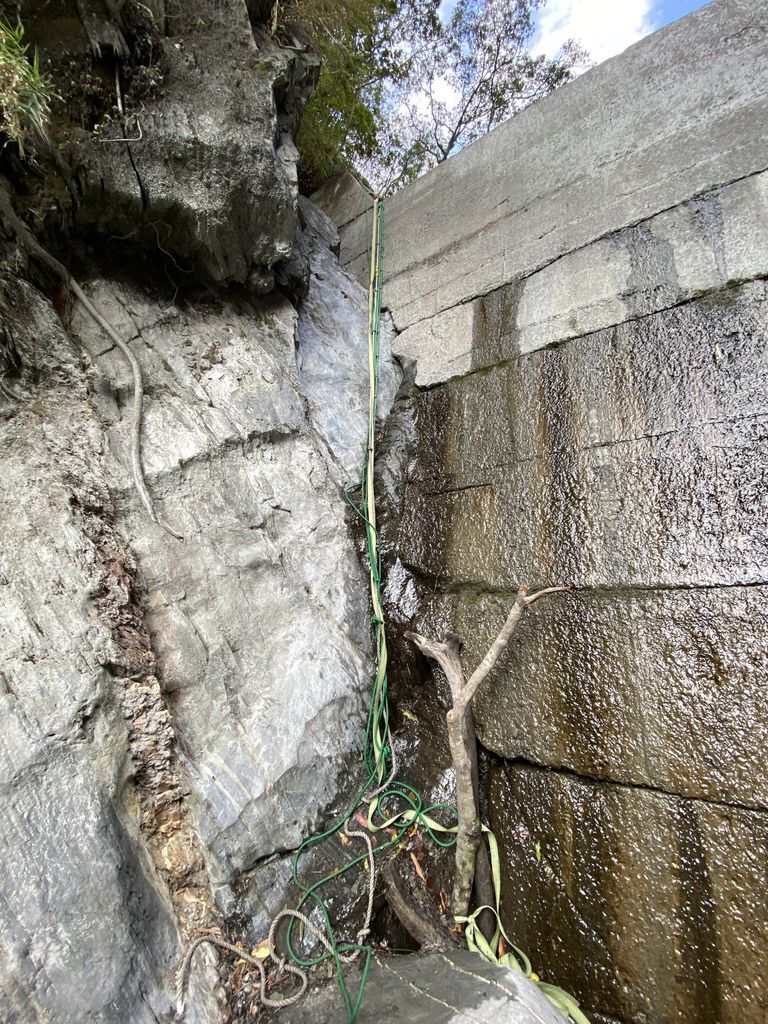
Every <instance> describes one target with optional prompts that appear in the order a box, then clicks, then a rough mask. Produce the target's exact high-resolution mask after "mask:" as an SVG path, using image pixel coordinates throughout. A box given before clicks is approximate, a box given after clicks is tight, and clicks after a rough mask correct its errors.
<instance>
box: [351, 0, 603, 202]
mask: <svg viewBox="0 0 768 1024" xmlns="http://www.w3.org/2000/svg"><path fill="white" fill-rule="evenodd" d="M545 4H546V0H458V3H457V4H456V6H455V8H454V10H453V14H452V15H451V17H450V18H449V20H448V21H447V22H446V23H444V24H441V25H440V26H439V28H438V30H437V31H436V32H434V33H432V35H431V36H429V37H427V38H423V39H422V40H420V41H419V44H418V45H416V46H415V47H414V48H413V50H412V52H411V55H410V60H409V65H408V72H407V74H406V75H403V76H402V77H401V78H400V79H399V80H397V81H392V82H391V83H390V84H389V86H388V88H387V91H386V95H385V98H384V104H383V107H384V110H385V114H386V116H385V119H384V124H383V128H382V130H381V131H380V133H379V138H378V144H379V151H378V153H376V154H374V156H373V158H368V159H367V160H366V159H363V161H362V166H363V169H364V172H365V173H366V176H367V177H369V178H370V179H371V180H374V181H375V182H376V184H377V185H378V186H379V187H387V186H390V187H391V186H392V184H394V183H396V182H398V181H403V180H406V181H407V180H411V179H412V178H414V177H416V176H417V175H418V174H420V173H422V172H423V171H424V170H426V169H428V168H429V167H433V166H435V165H436V164H438V163H442V161H444V160H446V159H447V158H448V157H449V156H450V155H451V154H452V153H455V152H457V151H458V150H460V149H462V148H463V147H464V146H466V145H467V144H468V143H470V142H473V141H474V140H475V139H477V138H479V137H480V136H482V135H485V134H486V133H487V132H489V131H491V129H492V128H494V127H496V125H498V124H500V123H501V122H502V121H504V120H506V119H507V118H509V117H511V116H512V115H513V114H515V113H517V112H518V111H519V110H521V109H523V107H526V106H528V104H530V103H532V102H533V101H534V100H536V99H539V98H540V97H542V96H545V95H546V94H547V93H549V92H551V91H552V90H553V89H556V88H557V87H558V86H559V85H562V84H563V83H564V82H567V81H568V80H569V79H570V78H571V77H572V76H573V72H574V69H575V68H576V67H577V66H578V65H580V64H583V63H585V61H586V53H585V52H584V51H583V50H582V49H581V48H580V47H579V46H578V45H577V44H576V43H575V42H573V41H569V42H568V43H566V44H565V45H564V46H563V48H562V49H561V50H560V52H559V53H557V54H556V55H554V56H553V57H548V56H544V55H536V56H534V55H533V54H532V53H531V44H532V42H533V39H534V35H535V19H534V15H535V12H536V11H537V10H539V9H540V8H542V7H543V6H544V5H545Z"/></svg>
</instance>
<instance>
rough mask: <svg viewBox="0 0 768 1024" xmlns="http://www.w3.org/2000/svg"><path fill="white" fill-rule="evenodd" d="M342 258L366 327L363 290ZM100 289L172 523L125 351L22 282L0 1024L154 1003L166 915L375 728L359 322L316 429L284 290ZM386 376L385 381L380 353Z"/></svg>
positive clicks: (309, 796)
mask: <svg viewBox="0 0 768 1024" xmlns="http://www.w3.org/2000/svg"><path fill="white" fill-rule="evenodd" d="M313 244H314V248H313V251H315V252H317V253H318V259H320V258H321V255H322V252H321V250H322V245H323V244H324V243H323V242H322V241H320V240H317V241H316V242H315V243H313ZM326 251H327V253H328V257H329V258H332V257H331V254H330V251H328V250H326ZM328 272H329V268H328V265H327V263H323V264H322V270H320V269H319V268H318V273H319V274H320V278H319V279H318V281H319V287H318V290H317V291H318V294H315V295H314V296H313V304H312V310H313V312H314V316H315V320H314V322H313V328H312V332H311V337H309V336H308V340H307V345H308V346H309V348H310V349H311V352H312V356H313V358H314V359H316V360H319V359H320V357H321V346H322V335H321V333H320V327H319V323H318V320H319V319H321V312H322V309H323V308H324V302H325V301H328V302H331V306H330V307H329V308H328V309H327V311H326V316H325V322H326V324H327V325H328V327H329V329H331V330H333V331H334V332H335V331H336V330H337V329H340V328H341V326H342V323H341V319H342V309H343V305H342V304H340V301H339V298H338V295H332V294H331V293H327V292H326V293H325V298H324V293H323V290H322V285H321V284H320V280H321V279H322V277H323V275H325V274H327V273H328ZM335 273H336V278H334V283H335V284H338V283H339V282H341V281H344V286H345V288H346V291H347V294H348V295H349V306H350V316H349V320H348V322H347V324H346V327H347V329H348V330H349V331H351V332H353V333H354V332H356V331H358V329H359V328H360V322H359V321H360V317H359V311H360V310H361V309H364V299H365V296H364V293H363V292H362V289H361V288H360V287H359V286H358V285H357V284H356V283H355V282H354V281H352V280H351V279H350V278H348V277H347V276H346V275H345V274H343V272H342V271H340V270H336V272H335ZM85 287H86V290H87V292H88V295H89V296H90V298H91V299H92V300H93V302H94V303H95V304H96V305H97V307H98V308H99V309H100V310H101V311H102V312H103V313H104V314H105V315H106V316H107V317H108V319H109V320H110V322H111V323H112V324H113V325H114V327H115V328H116V329H117V330H118V331H119V333H120V334H121V336H122V337H123V338H125V339H126V340H127V341H128V342H129V344H130V346H131V349H132V351H133V352H134V354H135V356H136V358H137V359H138V361H139V363H140V364H141V368H142V374H143V377H144V381H145V388H146V394H147V396H148V398H147V400H146V403H145V416H144V428H143V438H144V447H143V451H144V467H145V470H146V473H147V479H148V483H149V486H150V488H151V490H152V492H153V495H154V498H155V501H156V503H157V507H158V511H159V512H160V514H161V517H162V518H163V519H165V520H167V521H168V522H169V523H172V524H173V526H174V528H175V529H176V530H177V531H179V532H180V533H182V534H183V536H184V539H183V541H178V540H175V539H173V538H172V537H170V536H169V535H168V534H167V533H166V532H165V531H164V530H163V529H162V528H161V527H159V526H157V525H156V524H153V523H151V522H150V521H149V520H148V518H147V516H146V513H145V511H144V509H143V507H142V506H141V505H140V504H139V503H138V501H137V498H136V495H135V492H134V489H133V487H132V484H131V480H130V470H129V455H128V447H129V430H128V421H129V415H130V400H131V396H132V381H131V379H130V374H129V371H128V369H127V366H126V365H125V361H124V360H123V358H122V356H121V354H120V353H119V352H118V351H117V350H116V349H115V348H113V347H112V346H111V345H110V343H109V341H108V340H106V339H105V338H104V336H103V335H102V333H101V332H100V330H99V328H98V327H96V326H95V325H94V324H93V323H92V322H91V321H90V320H89V319H88V318H87V317H86V316H85V314H84V313H83V312H82V310H80V309H76V310H75V311H74V314H73V320H72V324H71V331H70V336H69V337H68V336H67V334H66V333H65V332H64V330H63V328H62V326H61V324H60V323H59V321H58V318H57V317H56V314H55V312H54V311H53V309H52V307H51V306H50V305H49V303H48V302H47V301H46V300H45V299H44V298H43V297H42V296H41V295H40V294H39V293H38V292H36V291H35V290H34V289H33V288H32V287H31V286H29V285H26V284H22V283H18V284H15V285H13V288H14V289H15V291H14V292H13V293H12V294H11V296H10V301H9V309H10V311H11V316H10V317H9V318H8V319H7V321H6V322H7V324H8V325H9V327H10V330H11V332H12V334H13V337H14V339H15V340H16V343H17V347H18V353H19V356H20V361H21V365H22V367H23V370H22V376H21V378H20V380H19V381H18V382H17V392H18V395H19V401H18V402H13V403H12V404H11V403H8V407H7V409H6V413H7V415H8V416H9V418H8V419H7V421H6V423H5V426H4V432H5V435H6V439H5V445H4V451H5V452H6V453H7V454H6V462H5V463H4V469H3V475H4V479H5V481H6V487H5V488H4V500H5V501H6V502H7V508H6V510H5V521H6V522H7V523H8V524H9V527H10V528H9V529H8V530H7V531H6V533H5V536H4V540H3V583H4V585H5V587H6V600H5V601H4V613H3V648H4V657H3V663H4V676H3V686H4V696H3V697H2V705H3V707H4V709H5V714H6V716H7V717H6V726H5V728H4V729H3V731H2V733H0V736H1V738H2V739H1V742H2V744H3V757H4V763H5V766H6V772H5V777H4V781H3V787H4V791H5V795H4V800H3V812H2V813H3V815H4V822H3V827H2V830H0V831H1V832H2V835H3V840H4V844H5V845H4V878H5V882H4V891H5V896H6V898H5V902H4V907H5V915H4V920H3V933H4V935H5V936H6V940H7V941H8V942H9V957H10V960H11V966H10V968H9V970H8V973H7V974H6V975H5V978H4V986H3V988H4V990H5V991H6V992H8V993H10V994H9V996H8V998H9V999H10V1000H11V1001H10V1002H9V1004H8V1013H7V1014H6V1016H5V1018H4V1019H9V1020H18V1021H28V1020H29V1021H37V1020H38V1019H43V1018H42V1017H41V1016H40V1014H43V1013H44V1014H46V1015H47V1016H46V1018H45V1019H50V1020H61V1021H64V1020H75V1019H77V1020H94V1021H96V1020H103V1021H107V1020H114V1019H129V1018H130V1019H131V1020H136V1021H140V1020H145V1019H146V1020H148V1021H149V1020H153V1019H155V1018H154V1016H153V1013H155V1012H157V1013H159V1012H166V1009H167V1006H168V1002H167V1000H168V992H167V988H166V987H164V982H165V981H166V980H167V975H168V971H169V969H170V968H171V966H172V961H173V960H174V959H175V958H176V957H177V956H178V952H179V935H178V930H177V929H178V924H181V925H184V926H190V927H191V926H193V925H194V926H196V927H199V926H201V925H210V924H215V923H217V922H219V921H220V920H221V916H220V915H221V913H222V912H224V913H225V914H227V913H231V912H232V911H233V909H234V897H233V893H232V886H233V885H235V884H236V883H238V882H239V881H240V879H241V877H242V876H243V874H244V873H246V872H248V871H249V870H250V869H251V868H253V867H254V865H256V864H257V862H258V861H259V860H261V859H263V858H266V857H268V856H270V855H271V854H273V853H274V852H275V851H282V850H286V849H292V848H294V847H296V846H297V845H298V843H299V842H300V841H301V839H302V838H304V837H305V836H306V835H308V834H309V833H310V832H311V831H312V830H313V829H314V828H315V827H316V826H317V823H318V821H319V819H320V816H321V815H322V813H323V812H324V810H325V809H326V807H327V806H328V805H329V804H330V802H331V800H332V799H333V797H334V796H335V794H336V791H337V787H338V784H339V772H340V770H341V769H342V766H343V765H344V763H345V758H346V757H347V756H348V755H349V754H350V753H351V752H352V751H355V750H357V749H359V748H360V745H361V741H362V729H363V725H364V715H365V706H364V695H365V693H366V692H367V689H368V681H369V677H370V662H369V630H368V615H367V608H366V599H365V594H366V587H365V578H364V576H363V574H362V571H361V568H360V564H359V561H358V558H357V555H356V552H355V548H354V545H353V542H352V539H351V535H350V533H349V529H348V526H347V523H346V521H345V511H344V508H345V507H344V502H343V500H342V496H341V493H340V479H341V477H342V476H344V475H346V474H347V466H346V464H345V460H347V459H351V455H350V453H356V454H359V453H360V452H361V451H362V447H363V445H364V439H365V429H366V424H367V421H366V420H365V419H364V418H363V417H362V416H361V415H359V411H360V401H359V398H360V394H362V392H363V391H365V389H366V388H367V356H366V353H365V351H364V349H363V348H361V345H360V341H359V339H357V338H355V341H354V343H352V344H350V345H349V346H348V351H347V354H346V362H345V364H344V367H343V369H339V368H338V367H337V366H336V363H335V362H334V358H335V352H336V349H335V346H336V338H335V337H333V338H331V337H330V336H326V347H327V351H328V355H329V365H330V370H329V372H328V373H327V374H326V377H325V379H324V380H323V381H319V380H317V379H315V380H314V381H313V385H312V387H311V389H310V390H311V395H312V401H313V402H315V403H317V406H318V408H320V407H322V406H323V405H328V406H330V405H332V404H333V403H337V404H336V405H334V406H333V407H334V408H337V412H338V415H337V417H336V419H335V420H334V429H333V431H332V436H329V437H328V439H327V440H326V438H325V437H324V436H323V434H322V433H319V432H317V431H316V429H315V428H314V426H313V422H312V416H311V414H308V412H307V408H306V399H305V396H304V395H303V393H302V390H301V388H300V384H299V375H298V371H297V351H296V350H297V346H298V357H299V359H301V357H302V350H303V345H304V337H305V335H304V332H303V330H302V329H301V327H300V325H299V322H298V316H297V313H296V311H295V309H294V308H293V306H292V305H291V304H290V303H289V302H288V301H287V300H286V299H284V298H280V297H275V298H270V299H265V300H261V301H260V302H258V303H256V304H254V303H253V302H252V301H251V300H248V299H245V298H243V297H242V296H238V295H236V294H235V293H226V292H221V293H219V294H217V295H215V296H214V295H213V294H209V295H208V296H207V297H205V298H201V299H194V298H191V297H190V298H187V299H185V301H183V302H182V301H178V302H175V303H174V302H168V301H167V300H166V301H163V300H161V299H160V298H158V296H157V294H156V293H155V292H153V290H152V289H151V288H147V287H146V286H142V285H141V284H139V283H136V282H135V281H134V282H133V283H131V282H129V281H127V280H124V279H123V280H119V279H115V278H114V277H111V278H106V277H99V278H96V277H94V278H93V279H92V280H91V281H89V282H88V283H87V284H86V286H85ZM364 324H365V320H363V325H364ZM363 342H364V337H363ZM384 346H385V349H386V339H384ZM383 377H384V380H385V381H386V382H387V384H386V386H385V388H384V390H385V391H387V392H388V393H389V394H390V395H392V394H393V392H394V388H395V387H396V382H395V377H394V369H393V368H391V366H390V364H387V363H386V360H385V367H384V370H383ZM37 379H43V380H44V381H45V384H44V386H43V387H42V388H40V387H38V386H37V384H36V380H37ZM348 385H350V386H353V387H354V389H356V393H355V395H354V396H353V399H352V400H351V405H352V406H353V409H352V414H351V415H350V416H348V417H347V418H346V419H345V418H344V409H342V408H341V407H340V406H339V405H338V403H339V401H340V398H339V396H340V394H341V393H342V392H343V389H344V388H345V387H346V386H348ZM324 389H328V394H329V395H330V394H331V393H333V402H331V400H330V399H329V401H328V402H327V403H324V402H323V394H324ZM33 850H34V851H36V852H35V853H34V854H32V851H33ZM94 865H95V869H94ZM52 877H54V878H56V879H58V882H57V885H56V887H55V888H54V889H53V890H51V889H50V888H49V886H50V879H51V878H52ZM127 893H130V894H131V895H130V898H129V897H128V896H127V895H126V894H127ZM237 910H238V913H239V914H240V915H243V914H245V915H247V914H248V913H255V912H257V911H258V906H257V905H256V904H253V905H249V903H248V901H246V902H245V903H244V904H243V902H242V901H241V902H240V903H239V904H238V906H237ZM43 921H48V922H49V923H48V924H45V925H43V923H42V922H43ZM104 929H107V930H108V932H109V934H110V939H109V941H107V939H106V938H105V935H104V934H102V932H103V930H104ZM80 937H82V939H81V938H80ZM83 943H85V947H83ZM83 948H85V950H86V953H87V950H89V949H92V951H93V952H92V955H88V963H89V967H88V972H91V970H92V973H84V969H83V959H82V958H83V956H84V952H83ZM74 988H77V989H78V992H79V993H80V994H79V996H78V998H77V999H75V998H74V995H72V991H73V990H74ZM22 1007H23V1009H22ZM35 1007H37V1009H35ZM198 1012H199V1013H201V1014H202V1015H203V1016H202V1019H208V1017H207V1016H205V1012H206V1011H204V1008H202V1009H201V1008H200V1007H198ZM210 1019H215V1018H214V1017H211V1018H210Z"/></svg>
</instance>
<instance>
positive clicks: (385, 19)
mask: <svg viewBox="0 0 768 1024" xmlns="http://www.w3.org/2000/svg"><path fill="white" fill-rule="evenodd" d="M438 3H439V0H406V2H405V3H402V2H397V0H291V2H290V3H289V5H288V6H287V7H286V9H285V10H284V12H283V14H282V21H283V25H284V28H285V29H287V30H292V31H294V32H296V33H297V34H298V35H299V36H300V37H301V36H303V37H306V38H308V40H309V42H311V44H312V46H313V47H314V48H315V49H316V50H317V51H318V52H319V54H320V56H321V58H322V67H321V73H320V84H319V87H318V91H317V93H316V95H315V97H314V99H313V100H312V102H311V103H310V104H309V106H308V108H307V110H306V113H305V115H304V118H303V121H302V124H301V128H300V130H299V134H298V138H297V143H298V147H299V152H300V154H301V167H300V173H301V179H302V186H303V188H304V189H305V191H311V190H312V189H313V188H316V187H317V186H318V185H320V184H321V183H322V182H323V181H324V180H325V179H326V178H328V177H329V176H330V175H331V174H334V173H335V172H337V171H339V170H341V169H342V168H343V167H345V166H347V165H349V164H352V163H358V162H360V161H365V160H374V159H376V158H377V156H378V155H379V154H380V152H381V141H380V136H381V124H382V118H383V110H384V99H385V89H386V87H388V86H392V85H394V84H395V83H399V82H402V81H404V80H405V77H406V76H407V74H408V71H409V69H410V66H411V60H410V54H409V52H408V50H409V48H410V45H411V42H412V41H413V40H414V39H416V38H418V37H425V36H429V35H430V34H431V33H434V32H435V31H437V28H438V25H439V19H438V17H437V8H438Z"/></svg>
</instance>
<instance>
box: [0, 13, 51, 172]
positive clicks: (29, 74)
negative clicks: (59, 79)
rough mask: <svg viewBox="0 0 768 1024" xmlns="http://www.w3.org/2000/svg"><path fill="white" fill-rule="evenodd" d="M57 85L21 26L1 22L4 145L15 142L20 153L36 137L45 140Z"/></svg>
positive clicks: (0, 87) (0, 88)
mask: <svg viewBox="0 0 768 1024" xmlns="http://www.w3.org/2000/svg"><path fill="white" fill-rule="evenodd" d="M55 95H56V94H55V92H54V89H53V84H52V82H51V80H50V79H49V77H48V76H47V75H46V74H45V73H44V72H42V71H41V70H40V62H39V57H38V52H37V48H35V49H34V50H33V51H32V53H31V55H30V46H29V44H28V43H25V42H24V26H23V25H22V24H21V22H18V24H16V25H15V26H14V25H11V24H10V22H8V21H6V20H5V19H4V18H0V117H1V118H2V121H1V122H0V133H2V135H3V136H4V143H3V144H4V145H7V144H8V143H9V142H15V143H16V145H17V146H18V147H19V153H20V154H21V155H22V156H24V154H25V150H26V148H27V147H29V146H30V144H31V143H32V141H33V140H34V138H35V137H37V138H44V137H45V133H46V126H47V123H48V118H49V116H50V107H51V100H52V99H53V98H54V97H55Z"/></svg>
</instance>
